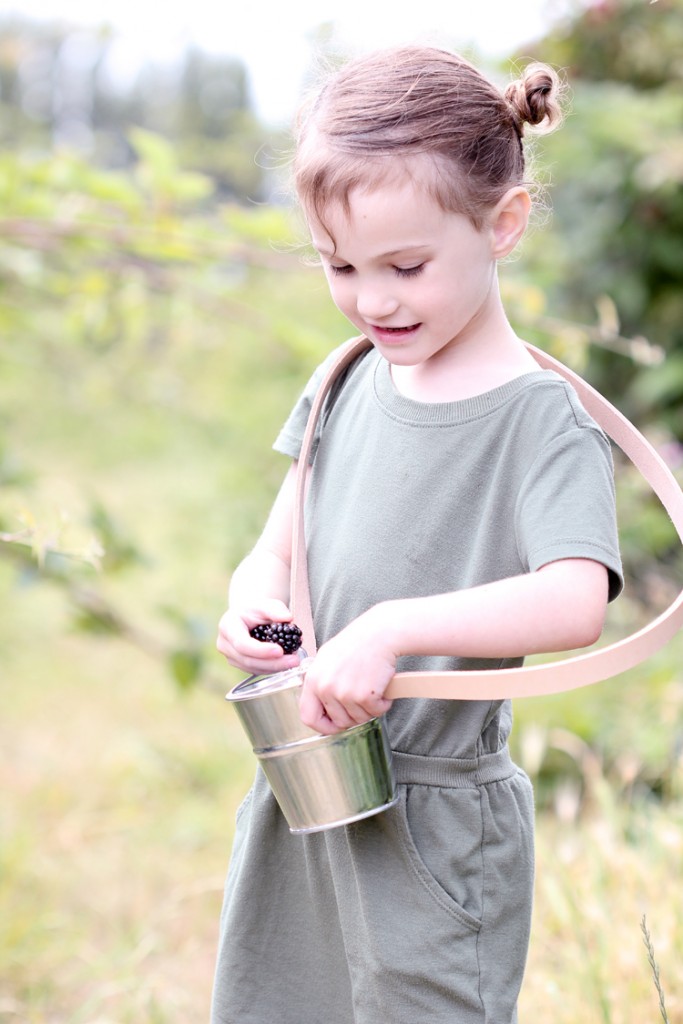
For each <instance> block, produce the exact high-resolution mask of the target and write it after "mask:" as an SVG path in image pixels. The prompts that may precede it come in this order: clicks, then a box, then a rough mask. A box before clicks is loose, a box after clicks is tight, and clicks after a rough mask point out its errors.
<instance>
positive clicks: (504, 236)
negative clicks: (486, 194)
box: [491, 186, 531, 260]
mask: <svg viewBox="0 0 683 1024" xmlns="http://www.w3.org/2000/svg"><path fill="white" fill-rule="evenodd" d="M530 212H531V199H530V197H529V193H528V192H527V190H526V189H525V188H521V187H519V186H518V187H516V188H511V189H510V190H509V191H508V192H506V193H505V195H504V196H503V198H502V199H501V200H500V202H499V203H498V204H497V205H496V207H495V209H494V211H493V216H492V218H491V231H492V242H493V258H494V259H496V260H500V259H503V257H505V256H507V255H509V253H511V252H512V250H513V249H514V248H515V246H516V245H517V243H518V242H519V240H520V238H521V237H522V235H523V234H524V232H525V231H526V226H527V224H528V223H529V213H530Z"/></svg>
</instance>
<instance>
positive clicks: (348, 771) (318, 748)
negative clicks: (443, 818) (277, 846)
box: [226, 664, 397, 833]
mask: <svg viewBox="0 0 683 1024" xmlns="http://www.w3.org/2000/svg"><path fill="white" fill-rule="evenodd" d="M305 673H306V666H305V664H304V665H300V666H298V667H297V668H294V669H289V670H288V671H287V672H278V673H275V674H274V675H269V676H250V677H249V678H248V679H244V680H243V681H242V682H241V683H238V684H237V686H235V687H233V689H232V690H231V691H230V692H229V693H228V694H227V696H226V700H228V701H230V702H231V703H232V704H233V705H234V707H235V710H236V711H237V714H238V716H239V718H240V721H241V722H242V725H243V727H244V731H245V732H246V734H247V736H248V737H249V740H250V742H251V745H252V748H253V750H254V753H255V754H256V756H257V758H258V760H259V762H260V764H261V767H262V768H263V771H264V772H265V775H266V778H267V779H268V782H269V783H270V787H271V789H272V790H273V793H274V794H275V798H276V800H277V802H278V804H279V805H280V808H281V810H282V813H283V814H284V816H285V818H286V819H287V824H288V825H289V830H290V832H295V833H305V832H321V831H323V830H324V829H328V828H335V827H337V826H338V825H348V824H349V823H350V822H352V821H359V820H360V819H361V818H368V817H370V815H372V814H379V812H380V811H384V810H386V809H387V808H388V807H391V806H392V805H393V804H394V803H396V799H397V796H396V788H395V784H394V779H393V773H392V769H391V748H390V747H389V741H388V737H387V733H386V728H385V725H384V721H383V719H380V718H373V719H372V720H371V721H369V722H364V723H363V724H362V725H356V726H354V727H353V728H351V729H345V730H343V731H342V732H338V733H335V734H334V735H332V736H323V735H321V734H320V733H318V732H315V731H314V730H313V729H309V728H308V726H307V725H304V724H303V722H302V721H301V719H300V718H299V697H300V695H301V687H302V685H303V679H304V675H305Z"/></svg>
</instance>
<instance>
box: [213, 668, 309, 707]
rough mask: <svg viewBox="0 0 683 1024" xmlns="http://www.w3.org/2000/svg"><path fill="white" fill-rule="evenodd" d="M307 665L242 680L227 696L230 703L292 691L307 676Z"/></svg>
mask: <svg viewBox="0 0 683 1024" xmlns="http://www.w3.org/2000/svg"><path fill="white" fill-rule="evenodd" d="M306 668H307V664H306V662H302V663H301V664H300V665H295V666H294V668H287V669H285V670H284V671H282V672H273V673H271V674H266V673H264V674H262V675H258V674H256V675H251V676H247V677H246V679H242V680H241V681H240V682H239V683H237V684H236V685H235V686H233V688H232V689H231V690H228V692H227V693H226V695H225V699H226V700H229V701H241V700H255V699H256V698H258V697H262V696H265V695H266V694H269V693H275V692H278V691H281V690H290V689H293V688H294V687H296V686H300V685H301V683H302V682H303V677H304V676H305V674H306Z"/></svg>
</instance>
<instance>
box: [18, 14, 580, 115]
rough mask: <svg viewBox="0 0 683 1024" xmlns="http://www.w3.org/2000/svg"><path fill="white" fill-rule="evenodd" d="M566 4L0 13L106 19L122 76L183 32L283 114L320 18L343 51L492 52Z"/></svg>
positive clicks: (266, 108) (264, 111)
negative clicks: (244, 71) (246, 76)
mask: <svg viewBox="0 0 683 1024" xmlns="http://www.w3.org/2000/svg"><path fill="white" fill-rule="evenodd" d="M576 2H578V0H575V2H574V6H575V5H576ZM570 6H572V3H571V0H391V2H387V0H223V2H218V0H184V2H182V3H180V2H178V0H162V2H161V3H159V2H156V3H155V2H149V0H18V2H11V0H0V14H3V15H4V14H9V13H17V14H23V15H25V16H26V15H28V16H33V17H39V18H57V19H60V20H66V21H68V22H75V23H77V24H83V25H93V24H98V23H103V22H105V23H109V24H111V25H112V26H114V27H115V28H116V30H117V35H118V36H119V39H118V42H117V44H116V49H115V51H114V53H113V55H112V62H113V65H114V70H115V72H116V74H118V75H119V76H121V77H123V78H125V76H126V75H131V74H133V73H134V70H135V69H136V68H137V67H138V66H139V64H140V62H141V61H142V60H144V59H146V58H149V57H151V58H154V59H157V60H162V61H164V60H169V59H172V58H173V56H174V55H176V54H178V53H179V52H181V51H182V50H183V49H184V47H185V45H186V44H187V42H188V41H190V40H194V41H195V42H197V43H198V44H199V45H200V46H201V47H203V48H204V49H206V50H210V51H220V52H224V53H228V54H232V55H234V56H237V57H240V58H241V59H242V60H243V61H244V62H245V64H246V65H247V67H248V68H249V71H250V76H251V84H252V94H253V98H254V102H255V105H256V107H257V110H258V112H259V114H260V115H261V116H262V117H263V118H265V119H266V120H268V121H271V122H288V121H289V120H290V119H291V116H292V113H293V111H294V110H295V109H296V106H297V103H298V98H299V95H300V89H301V82H302V78H303V76H304V74H305V72H306V70H307V68H308V67H309V66H310V63H311V57H312V53H313V46H312V38H311V35H312V33H314V32H315V30H316V28H317V27H318V26H320V25H321V24H323V23H330V22H331V23H333V25H334V36H333V38H334V40H335V41H336V42H338V43H339V44H340V45H343V46H344V48H345V49H351V51H352V52H359V51H364V50H368V49H374V48H376V47H379V46H385V45H393V44H396V43H404V42H426V43H433V44H436V45H444V46H451V47H454V48H456V49H458V48H461V49H462V48H468V47H470V46H473V47H475V49H476V52H478V53H480V54H482V55H487V56H488V55H490V56H497V55H505V54H507V53H510V52H511V51H512V50H514V49H516V48H517V47H519V46H520V45H523V44H525V43H528V42H530V41H533V40H534V39H536V38H538V37H539V36H540V35H541V34H542V33H543V32H544V31H545V30H546V29H547V28H548V26H549V25H550V24H551V23H552V22H553V21H554V20H555V19H556V18H558V17H559V16H560V15H561V14H562V12H564V11H565V10H566V9H567V8H568V7H570ZM529 56H533V57H537V58H539V59H542V54H529Z"/></svg>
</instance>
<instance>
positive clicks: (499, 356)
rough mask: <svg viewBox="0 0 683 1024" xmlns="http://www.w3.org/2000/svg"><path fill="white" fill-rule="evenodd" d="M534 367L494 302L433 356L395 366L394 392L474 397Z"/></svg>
mask: <svg viewBox="0 0 683 1024" xmlns="http://www.w3.org/2000/svg"><path fill="white" fill-rule="evenodd" d="M534 370H538V364H537V363H536V361H535V360H534V359H533V357H532V356H531V355H530V354H529V352H528V351H527V348H526V346H525V344H524V342H523V341H522V340H521V339H520V338H519V337H517V335H516V334H515V332H514V331H513V329H512V326H511V325H510V323H509V321H508V319H507V317H506V315H505V312H504V310H503V307H502V303H500V302H499V301H498V302H496V303H494V307H493V309H489V315H488V316H487V317H486V318H485V322H482V323H479V324H477V325H470V328H469V329H468V330H467V331H464V332H463V333H462V334H461V335H460V336H459V337H457V338H454V339H453V341H452V342H451V343H450V344H449V345H446V346H445V347H444V348H442V349H441V350H440V351H439V352H437V353H436V354H435V355H433V356H432V357H431V358H429V359H427V360H425V361H424V362H422V363H417V364H415V365H413V366H399V365H393V366H392V367H391V375H392V379H393V381H394V385H395V387H396V388H397V390H398V391H399V392H400V393H401V394H402V395H404V396H405V397H406V398H413V399H415V400H416V401H420V402H453V401H458V400H460V399H464V398H473V397H474V396H475V395H481V394H484V393H485V392H486V391H491V390H492V389H493V388H496V387H500V385H501V384H506V383H507V382H508V381H510V380H513V379H514V378H515V377H520V376H522V374H525V373H530V372H533V371H534Z"/></svg>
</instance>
